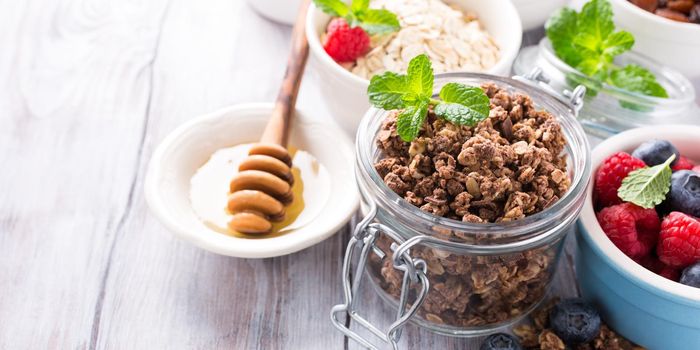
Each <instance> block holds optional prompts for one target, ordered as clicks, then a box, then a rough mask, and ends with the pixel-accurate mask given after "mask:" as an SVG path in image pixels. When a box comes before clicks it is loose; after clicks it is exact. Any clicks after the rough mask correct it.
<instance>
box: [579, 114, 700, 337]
mask: <svg viewBox="0 0 700 350" xmlns="http://www.w3.org/2000/svg"><path fill="white" fill-rule="evenodd" d="M654 138H658V139H666V140H669V141H671V142H672V143H673V144H674V145H675V146H676V147H677V148H678V149H679V150H680V152H681V154H683V155H685V156H686V157H688V158H690V159H696V160H700V127H698V126H687V125H684V126H679V125H670V126H655V127H648V128H638V129H632V130H628V131H625V132H622V133H620V134H618V135H615V136H613V137H611V138H609V139H607V140H605V141H604V142H602V143H601V144H600V145H598V146H597V147H596V148H595V149H594V150H593V159H592V162H593V164H594V166H596V167H597V166H598V165H599V164H600V163H601V162H602V161H603V159H605V158H607V157H608V156H610V155H612V154H614V153H616V152H620V151H626V152H630V153H631V152H632V150H634V149H635V148H636V147H637V146H638V145H639V144H641V143H642V142H644V141H647V140H649V139H654ZM593 178H594V177H591V183H590V184H589V185H590V186H588V194H587V199H586V203H585V204H584V206H583V210H582V212H581V216H580V218H579V221H578V234H577V240H578V254H577V256H576V272H577V274H578V281H579V285H580V287H581V293H582V294H583V297H584V298H586V299H588V300H590V301H592V302H593V303H594V304H596V305H597V306H598V308H599V310H600V312H601V314H602V315H603V318H604V320H605V322H606V323H607V324H608V325H610V327H611V328H612V329H614V330H615V331H617V332H618V333H620V334H621V335H623V336H624V337H626V338H627V339H629V340H631V341H633V342H635V343H637V344H639V345H641V346H644V347H646V348H648V349H651V350H656V349H660V350H675V349H683V350H685V349H700V288H693V287H689V286H686V285H682V284H680V283H677V282H674V281H671V280H668V279H666V278H664V277H661V276H658V275H656V274H655V273H653V272H651V271H649V270H647V269H646V268H644V267H642V266H641V265H639V264H637V263H636V262H634V261H633V260H632V259H630V258H628V257H627V256H626V255H624V254H623V253H622V252H621V251H620V250H619V249H618V248H617V247H616V246H615V245H614V244H613V243H612V242H611V241H610V239H608V237H607V236H606V235H605V233H604V232H603V230H602V229H601V228H600V225H599V224H598V220H597V219H596V217H595V212H594V211H593V200H592V196H591V194H592V191H593V181H594V180H593Z"/></svg>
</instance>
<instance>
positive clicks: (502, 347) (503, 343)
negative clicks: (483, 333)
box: [479, 333, 523, 350]
mask: <svg viewBox="0 0 700 350" xmlns="http://www.w3.org/2000/svg"><path fill="white" fill-rule="evenodd" d="M479 350H523V347H522V346H520V342H518V340H517V339H515V337H513V336H512V335H510V334H505V333H495V334H491V335H489V336H488V337H486V339H485V340H484V342H483V343H481V347H480V348H479Z"/></svg>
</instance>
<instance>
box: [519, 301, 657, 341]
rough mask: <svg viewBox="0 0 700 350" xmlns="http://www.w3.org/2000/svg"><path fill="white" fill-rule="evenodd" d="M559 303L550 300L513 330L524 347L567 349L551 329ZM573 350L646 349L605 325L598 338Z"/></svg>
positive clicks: (601, 328)
mask: <svg viewBox="0 0 700 350" xmlns="http://www.w3.org/2000/svg"><path fill="white" fill-rule="evenodd" d="M557 302H558V300H557V299H556V298H553V299H551V300H548V301H547V302H546V303H544V304H543V305H542V306H540V307H539V308H537V309H536V310H535V311H534V312H533V313H532V314H531V315H530V317H529V319H528V322H525V323H523V324H521V325H519V326H517V327H515V328H514V329H513V333H515V335H517V336H518V338H520V343H521V344H522V346H523V347H525V348H526V349H532V350H535V349H539V350H565V349H567V347H566V345H565V344H564V341H562V340H561V339H560V338H559V337H558V336H557V335H556V334H554V332H553V331H552V330H551V329H550V328H549V326H550V325H549V313H550V311H551V310H552V308H553V307H554V305H555V304H556V303H557ZM573 350H644V348H643V347H640V346H638V345H635V344H633V343H631V342H630V341H629V340H627V339H625V338H624V337H622V336H620V335H619V334H617V333H615V332H614V331H613V330H612V329H610V328H609V327H608V326H607V325H605V324H603V325H602V326H601V327H600V332H599V333H598V336H596V337H595V338H594V339H593V340H592V341H590V342H588V343H583V344H578V345H575V346H574V348H573Z"/></svg>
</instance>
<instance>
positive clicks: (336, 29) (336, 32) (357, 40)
mask: <svg viewBox="0 0 700 350" xmlns="http://www.w3.org/2000/svg"><path fill="white" fill-rule="evenodd" d="M323 48H324V49H325V50H326V53H328V55H329V56H331V58H333V59H334V60H336V61H337V62H352V61H354V60H356V59H357V58H358V57H360V56H362V55H364V54H365V53H366V52H367V49H368V48H369V35H368V34H367V32H365V31H364V29H362V28H360V27H354V28H350V26H349V25H348V22H347V21H345V19H343V18H335V19H333V20H332V21H331V22H330V23H328V27H327V28H326V38H325V41H324V44H323Z"/></svg>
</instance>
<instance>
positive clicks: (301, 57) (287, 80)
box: [260, 0, 311, 147]
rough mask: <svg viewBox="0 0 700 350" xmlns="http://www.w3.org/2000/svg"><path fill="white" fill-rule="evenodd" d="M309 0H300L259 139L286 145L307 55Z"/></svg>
mask: <svg viewBox="0 0 700 350" xmlns="http://www.w3.org/2000/svg"><path fill="white" fill-rule="evenodd" d="M310 2H311V0H302V2H301V6H300V8H299V14H298V15H297V20H296V23H294V29H293V30H292V46H291V52H290V53H289V58H288V59H287V70H286V72H285V73H284V80H282V86H281V87H280V91H279V94H278V95H277V101H276V102H275V109H274V111H273V112H272V116H271V118H270V120H269V121H268V123H267V126H266V127H265V131H264V132H263V135H262V138H261V139H260V142H261V143H274V144H278V145H281V146H284V147H287V141H288V138H289V128H290V127H291V120H292V116H293V115H294V105H295V104H296V101H297V94H298V93H299V84H300V83H301V78H302V76H303V75H304V66H306V60H307V58H308V56H309V43H308V41H307V40H306V35H305V34H304V25H305V23H306V12H307V10H308V8H309V3H310Z"/></svg>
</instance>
